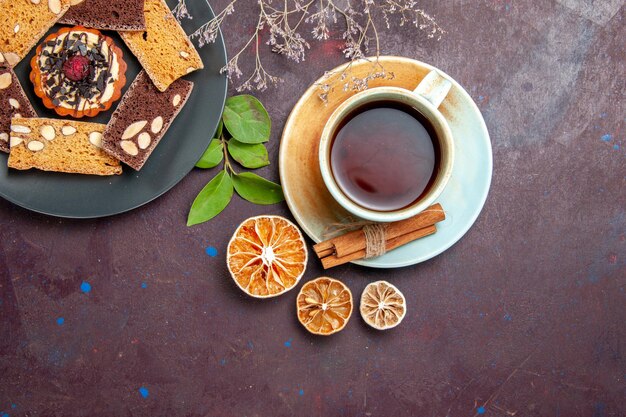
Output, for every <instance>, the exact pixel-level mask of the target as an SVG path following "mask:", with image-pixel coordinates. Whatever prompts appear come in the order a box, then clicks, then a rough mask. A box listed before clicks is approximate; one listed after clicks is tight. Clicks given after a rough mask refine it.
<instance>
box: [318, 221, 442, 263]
mask: <svg viewBox="0 0 626 417" xmlns="http://www.w3.org/2000/svg"><path fill="white" fill-rule="evenodd" d="M435 232H437V226H435V225H434V224H433V225H430V226H426V227H424V228H422V229H418V230H414V231H412V232H409V233H405V234H403V235H401V236H398V237H395V238H393V239H388V240H387V243H386V245H385V248H386V249H387V251H390V250H392V249H395V248H398V247H400V246H402V245H406V244H407V243H409V242H412V241H414V240H417V239H420V238H422V237H425V236H429V235H432V234H434V233H435ZM364 257H365V249H362V250H358V251H356V252H352V253H350V254H348V255H346V256H342V257H339V256H337V255H330V256H326V257H324V258H322V259H321V261H322V266H323V267H324V269H329V268H333V267H335V266H339V265H343V264H345V263H348V262H350V261H355V260H357V259H362V258H364Z"/></svg>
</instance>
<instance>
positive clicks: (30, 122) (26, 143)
mask: <svg viewBox="0 0 626 417" xmlns="http://www.w3.org/2000/svg"><path fill="white" fill-rule="evenodd" d="M104 128H105V125H103V124H98V123H85V122H75V121H73V120H59V119H39V118H21V117H14V118H13V120H12V122H11V137H10V145H11V153H10V154H9V168H14V169H19V170H26V169H31V168H36V169H40V170H42V171H56V172H68V173H74V174H91V175H119V174H121V173H122V166H121V165H120V162H119V161H118V160H116V159H115V158H112V157H111V156H109V155H108V154H107V153H106V152H104V151H103V150H102V149H101V146H102V132H104Z"/></svg>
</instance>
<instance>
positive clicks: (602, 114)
mask: <svg viewBox="0 0 626 417" xmlns="http://www.w3.org/2000/svg"><path fill="white" fill-rule="evenodd" d="M606 116H608V114H607V113H606V112H602V113H600V119H604V118H605V117H606Z"/></svg>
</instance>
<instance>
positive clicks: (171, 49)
mask: <svg viewBox="0 0 626 417" xmlns="http://www.w3.org/2000/svg"><path fill="white" fill-rule="evenodd" d="M145 2H146V3H145V8H144V10H145V16H146V30H145V31H143V32H121V33H120V35H121V36H122V39H124V42H126V45H128V47H129V48H130V50H131V51H132V52H133V54H135V56H136V57H137V59H139V62H140V63H141V65H142V66H143V68H144V69H145V70H146V72H147V73H148V75H149V76H150V79H151V80H152V82H153V83H154V84H155V85H156V86H157V87H158V89H159V90H160V91H165V90H166V89H167V87H169V86H170V84H172V83H173V82H174V81H176V80H177V79H179V78H180V77H182V76H183V75H185V74H189V73H191V72H194V71H196V70H198V69H202V68H204V65H203V64H202V59H201V58H200V55H198V51H196V48H195V47H194V46H193V44H192V43H191V41H190V40H189V38H187V34H186V33H185V31H184V30H183V28H182V27H181V26H180V25H179V24H178V21H177V20H176V18H175V17H174V15H173V14H172V12H171V11H170V8H169V7H168V6H167V4H165V2H164V1H163V0H145Z"/></svg>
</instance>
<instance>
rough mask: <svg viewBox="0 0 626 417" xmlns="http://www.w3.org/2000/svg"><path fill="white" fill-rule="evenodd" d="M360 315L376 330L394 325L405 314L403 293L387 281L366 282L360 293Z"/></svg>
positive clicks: (398, 322)
mask: <svg viewBox="0 0 626 417" xmlns="http://www.w3.org/2000/svg"><path fill="white" fill-rule="evenodd" d="M360 310H361V317H363V320H365V322H366V323H367V324H369V325H370V326H372V327H373V328H375V329H378V330H386V329H391V328H392V327H396V326H397V325H398V324H400V322H401V321H402V319H403V318H404V316H405V315H406V299H405V298H404V295H402V293H401V292H400V290H399V289H397V288H396V287H395V286H393V285H392V284H390V283H388V282H387V281H376V282H372V283H371V284H368V285H367V287H365V289H364V290H363V294H361V308H360Z"/></svg>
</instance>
